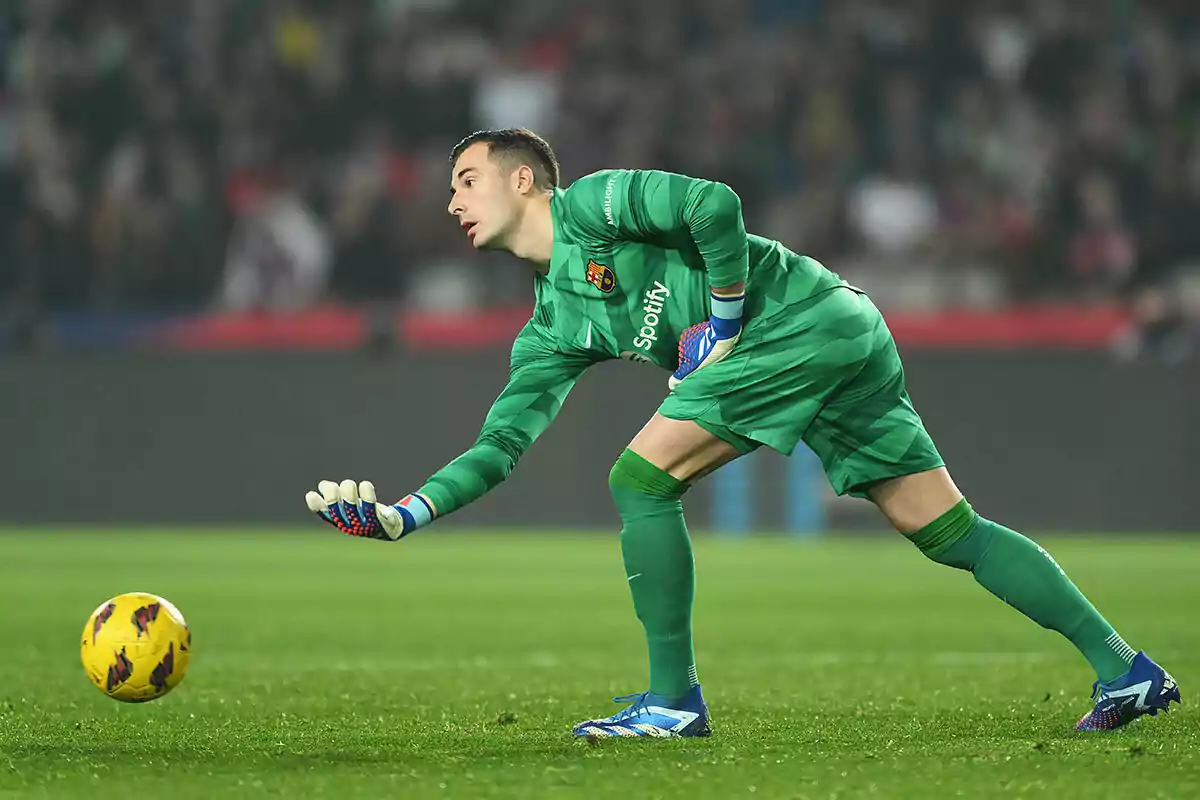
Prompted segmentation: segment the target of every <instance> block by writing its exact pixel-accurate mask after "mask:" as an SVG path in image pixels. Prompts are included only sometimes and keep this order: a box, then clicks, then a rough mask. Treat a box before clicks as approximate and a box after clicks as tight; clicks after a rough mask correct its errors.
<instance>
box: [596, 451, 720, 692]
mask: <svg viewBox="0 0 1200 800" xmlns="http://www.w3.org/2000/svg"><path fill="white" fill-rule="evenodd" d="M609 486H610V488H611V489H612V495H613V500H615V501H616V504H617V510H618V511H619V512H620V514H621V522H622V523H623V526H622V528H621V554H622V555H623V556H624V558H625V575H626V577H627V578H628V579H629V590H630V591H631V592H632V593H633V607H634V609H635V610H636V611H637V615H638V619H640V620H641V621H642V626H643V627H644V628H645V629H646V645H647V648H648V649H649V651H650V691H651V692H653V693H655V694H660V695H665V696H666V697H670V698H678V697H682V696H683V695H685V694H687V692H688V690H689V689H690V688H691V687H693V686H695V685H696V684H697V683H698V682H699V681H698V679H697V677H696V656H695V652H694V651H693V649H692V598H693V596H694V595H695V591H696V583H695V566H694V564H693V561H692V543H691V540H690V539H689V538H688V532H687V525H686V524H685V523H684V521H683V502H682V500H681V498H682V497H683V493H684V492H685V491H687V485H686V484H684V483H681V482H680V481H678V480H676V479H675V478H673V477H671V476H670V475H669V474H667V473H666V472H664V471H663V470H661V469H659V468H658V467H656V466H654V465H653V464H651V463H650V462H649V461H647V460H646V459H644V458H642V457H641V456H639V455H638V454H637V453H634V452H633V451H631V450H626V451H625V452H623V453H622V454H621V457H620V458H618V459H617V463H616V465H614V466H613V469H612V472H611V473H610V475H609Z"/></svg>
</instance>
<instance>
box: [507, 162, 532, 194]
mask: <svg viewBox="0 0 1200 800" xmlns="http://www.w3.org/2000/svg"><path fill="white" fill-rule="evenodd" d="M512 180H513V188H514V189H516V190H517V191H518V192H519V193H520V194H530V193H532V192H533V184H534V179H533V168H532V167H530V166H529V165H528V164H522V165H521V166H519V167H517V168H516V170H514V171H513V178H512Z"/></svg>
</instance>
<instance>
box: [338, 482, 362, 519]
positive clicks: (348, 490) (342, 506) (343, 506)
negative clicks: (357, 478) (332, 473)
mask: <svg viewBox="0 0 1200 800" xmlns="http://www.w3.org/2000/svg"><path fill="white" fill-rule="evenodd" d="M338 494H339V495H340V496H341V501H340V502H339V503H338V510H339V511H340V512H341V515H342V518H343V519H344V520H346V522H347V523H348V524H349V525H351V526H355V525H360V524H361V520H362V515H361V514H359V511H358V484H356V483H355V482H354V481H352V480H350V479H349V478H347V479H346V480H344V481H342V485H341V486H339V487H338Z"/></svg>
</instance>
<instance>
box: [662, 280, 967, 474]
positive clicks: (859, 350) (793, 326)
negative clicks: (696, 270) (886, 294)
mask: <svg viewBox="0 0 1200 800" xmlns="http://www.w3.org/2000/svg"><path fill="white" fill-rule="evenodd" d="M658 411H659V413H660V414H662V415H663V416H664V417H669V418H670V419H678V420H695V421H696V422H697V423H698V424H699V425H700V426H701V427H703V428H704V429H705V430H707V431H709V432H711V433H712V434H713V435H715V436H717V437H719V438H721V439H724V440H725V441H727V442H729V443H730V444H732V445H733V446H734V447H736V448H737V449H738V450H739V451H740V452H742V453H749V452H751V451H752V450H754V449H756V448H757V447H759V446H760V445H766V446H768V447H770V448H772V449H774V450H778V451H779V452H781V453H783V454H785V455H791V453H792V451H793V450H794V449H795V447H796V445H797V444H798V443H799V442H800V441H803V442H804V443H805V444H807V445H808V446H809V447H810V448H811V449H812V451H813V452H814V453H816V455H817V456H818V457H819V458H820V459H821V463H822V465H824V467H825V474H826V475H827V476H828V477H829V482H830V484H832V486H833V488H834V490H835V491H836V492H837V493H838V494H839V495H841V494H851V495H855V496H858V497H864V496H865V490H866V488H867V487H868V486H869V485H870V484H872V483H875V482H877V481H881V480H885V479H887V478H895V477H899V476H901V475H911V474H913V473H916V472H924V471H925V470H930V469H935V468H937V467H940V466H942V465H943V463H944V462H943V461H942V457H941V456H940V455H939V454H938V451H937V448H936V447H934V444H933V440H932V439H931V438H930V436H929V434H928V433H927V432H926V430H925V425H924V424H923V423H922V422H921V417H920V416H919V415H918V414H917V412H916V410H915V409H914V408H913V405H912V402H911V401H910V400H909V397H908V392H907V390H906V389H905V386H904V368H903V366H902V365H901V363H900V355H899V353H897V352H896V344H895V342H894V341H893V340H892V334H891V331H889V330H888V327H887V325H886V323H885V322H884V320H883V315H882V314H880V313H879V309H877V308H876V307H875V304H874V303H872V302H871V300H870V298H868V297H867V296H866V295H865V294H862V293H860V292H858V291H856V290H854V289H850V288H846V287H839V288H835V289H830V290H828V291H825V292H821V293H820V294H817V295H814V296H812V297H809V298H807V299H805V300H803V301H801V302H799V303H796V304H794V305H791V306H788V307H787V308H785V309H783V310H781V311H779V312H776V313H774V314H772V315H770V316H768V317H764V318H761V319H752V320H750V321H749V322H748V323H747V325H746V327H745V329H744V330H743V331H742V338H741V340H740V341H739V342H738V344H737V346H736V347H735V348H734V349H733V352H732V353H730V355H729V356H727V357H726V358H725V359H724V360H722V361H720V362H718V363H716V364H713V365H711V366H707V367H703V368H702V369H699V370H697V371H696V372H693V373H692V374H691V375H689V376H688V377H687V378H685V379H684V380H683V381H682V382H680V384H679V385H678V386H677V387H676V388H675V390H674V391H673V392H672V393H671V394H670V395H669V396H668V397H667V398H666V400H664V401H663V403H662V405H661V406H660V407H659V409H658Z"/></svg>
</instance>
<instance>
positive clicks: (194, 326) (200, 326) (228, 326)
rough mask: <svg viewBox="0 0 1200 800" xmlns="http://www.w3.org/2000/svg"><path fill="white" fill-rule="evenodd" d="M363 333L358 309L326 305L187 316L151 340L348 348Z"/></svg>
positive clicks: (215, 346) (197, 345) (180, 344)
mask: <svg viewBox="0 0 1200 800" xmlns="http://www.w3.org/2000/svg"><path fill="white" fill-rule="evenodd" d="M366 334H367V324H366V317H365V315H364V314H363V313H362V312H361V311H357V310H354V309H348V308H336V307H326V308H314V309H307V310H305V311H297V312H290V313H282V312H275V313H265V312H248V313H242V314H212V315H209V316H204V317H192V318H189V319H187V320H183V321H180V322H176V323H171V324H170V325H168V326H167V327H166V329H165V330H163V331H161V332H160V333H159V335H157V336H155V337H154V343H155V344H161V345H165V346H166V347H168V348H177V349H182V350H352V349H354V348H356V347H359V346H361V345H362V344H363V342H365V341H366Z"/></svg>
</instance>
